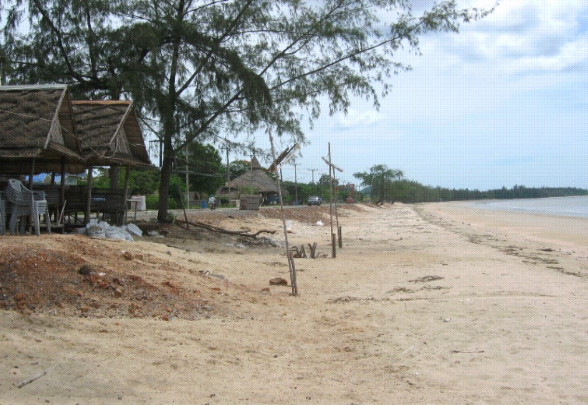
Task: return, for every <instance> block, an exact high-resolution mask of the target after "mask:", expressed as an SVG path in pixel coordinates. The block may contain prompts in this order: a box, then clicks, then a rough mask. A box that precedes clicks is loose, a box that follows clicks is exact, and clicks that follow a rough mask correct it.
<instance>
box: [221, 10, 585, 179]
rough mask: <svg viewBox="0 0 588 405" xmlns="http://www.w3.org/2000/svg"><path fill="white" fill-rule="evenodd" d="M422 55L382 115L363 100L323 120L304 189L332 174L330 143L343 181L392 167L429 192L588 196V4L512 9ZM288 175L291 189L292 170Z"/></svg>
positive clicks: (301, 175)
mask: <svg viewBox="0 0 588 405" xmlns="http://www.w3.org/2000/svg"><path fill="white" fill-rule="evenodd" d="M415 3H417V6H420V5H422V4H426V3H429V4H430V3H431V2H430V1H428V0H420V1H416V2H415ZM458 3H459V4H460V6H463V7H471V6H477V7H480V6H481V7H484V6H486V7H491V6H492V5H493V4H494V1H491V0H488V1H486V0H458ZM421 51H422V54H423V55H422V56H410V55H408V56H403V57H402V58H401V61H402V62H403V63H405V64H409V65H411V66H412V67H413V70H412V71H411V72H405V73H401V74H400V75H398V76H396V77H395V78H394V79H393V82H392V84H393V86H394V87H393V89H392V91H391V92H390V94H389V96H388V97H387V98H385V99H383V100H382V107H381V109H380V110H379V111H376V110H374V109H373V108H372V106H371V104H368V103H364V102H361V101H358V102H356V103H355V104H354V105H353V106H352V108H351V109H350V110H349V114H348V115H347V116H344V115H342V114H337V115H335V116H333V117H330V116H328V114H324V115H323V116H321V118H320V119H319V120H318V121H316V124H315V127H314V129H313V130H310V131H308V133H307V134H306V135H307V137H308V139H309V140H310V142H311V143H310V145H307V146H304V147H303V148H302V150H301V153H302V157H301V158H297V170H296V172H297V178H298V181H301V182H310V181H311V180H312V175H313V172H312V171H311V169H318V171H315V172H314V177H315V181H316V180H318V177H320V175H321V174H324V173H327V172H328V168H327V166H326V164H325V163H324V162H323V161H322V159H321V157H322V156H326V155H327V148H328V143H329V142H330V143H331V152H332V156H333V161H334V163H336V164H337V165H338V166H339V167H341V168H342V169H343V170H344V171H343V173H338V178H340V179H341V180H343V181H345V182H356V181H357V180H356V179H355V178H354V177H353V173H355V172H359V171H368V170H369V168H370V167H371V166H373V165H375V164H385V165H387V166H388V167H390V168H394V169H400V170H402V171H403V172H404V174H405V177H406V178H408V179H411V180H416V181H418V182H420V183H423V184H425V185H431V186H441V187H448V188H469V189H478V190H487V189H493V188H500V187H502V186H506V187H507V188H510V187H512V186H514V185H524V186H527V187H542V186H547V187H559V186H570V187H582V188H588V1H586V0H502V1H501V2H500V5H499V6H498V8H497V9H496V11H495V12H494V13H493V14H492V15H491V16H489V17H487V18H485V19H484V20H482V21H478V22H474V23H471V24H467V25H463V26H462V29H461V32H460V34H440V35H439V34H435V35H431V36H427V37H424V38H422V40H421ZM262 143H263V142H261V143H260V146H263V145H261V144H262ZM236 158H243V156H232V157H231V159H236ZM262 164H263V163H262ZM283 175H284V179H285V180H292V181H293V180H294V166H292V165H286V166H285V167H284V168H283Z"/></svg>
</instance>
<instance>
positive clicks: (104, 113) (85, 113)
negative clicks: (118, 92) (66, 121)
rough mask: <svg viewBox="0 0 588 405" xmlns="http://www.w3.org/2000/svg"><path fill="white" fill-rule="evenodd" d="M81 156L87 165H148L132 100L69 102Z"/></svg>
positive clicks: (147, 157) (147, 156)
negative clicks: (71, 107)
mask: <svg viewBox="0 0 588 405" xmlns="http://www.w3.org/2000/svg"><path fill="white" fill-rule="evenodd" d="M72 106H73V111H74V117H75V122H76V127H77V134H78V136H79V139H80V144H81V147H82V155H83V156H84V158H85V159H86V160H87V162H88V164H93V165H103V164H105V163H107V164H113V163H118V164H123V165H130V166H150V165H151V162H150V160H149V155H148V153H147V149H146V148H145V141H144V139H143V133H142V131H141V127H140V126H139V121H138V119H137V115H136V113H135V108H134V106H133V102H132V101H85V100H75V101H72Z"/></svg>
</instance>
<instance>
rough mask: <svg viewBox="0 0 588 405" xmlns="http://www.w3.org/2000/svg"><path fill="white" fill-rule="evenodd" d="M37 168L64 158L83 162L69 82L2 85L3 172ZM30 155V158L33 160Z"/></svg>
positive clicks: (0, 148) (0, 142) (0, 143)
mask: <svg viewBox="0 0 588 405" xmlns="http://www.w3.org/2000/svg"><path fill="white" fill-rule="evenodd" d="M32 158H35V169H36V172H40V171H42V170H47V169H48V168H49V167H50V166H52V165H55V164H58V163H59V162H60V161H61V159H62V158H65V159H67V160H68V161H69V162H80V161H81V156H80V147H79V145H78V141H77V138H76V130H75V123H74V120H73V114H72V110H71V103H70V95H69V90H68V89H67V86H65V85H38V86H0V163H1V164H2V166H3V167H2V172H3V173H27V172H28V170H30V169H29V166H30V164H29V163H25V164H24V165H23V159H24V160H25V161H32ZM29 159H30V160H29Z"/></svg>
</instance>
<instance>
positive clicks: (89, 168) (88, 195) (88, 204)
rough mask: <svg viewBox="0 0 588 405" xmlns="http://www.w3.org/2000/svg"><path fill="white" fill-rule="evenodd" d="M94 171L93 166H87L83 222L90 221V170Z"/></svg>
mask: <svg viewBox="0 0 588 405" xmlns="http://www.w3.org/2000/svg"><path fill="white" fill-rule="evenodd" d="M93 171H94V166H88V181H87V190H86V211H85V212H84V223H85V224H88V223H90V212H91V209H92V205H91V204H92V172H93Z"/></svg>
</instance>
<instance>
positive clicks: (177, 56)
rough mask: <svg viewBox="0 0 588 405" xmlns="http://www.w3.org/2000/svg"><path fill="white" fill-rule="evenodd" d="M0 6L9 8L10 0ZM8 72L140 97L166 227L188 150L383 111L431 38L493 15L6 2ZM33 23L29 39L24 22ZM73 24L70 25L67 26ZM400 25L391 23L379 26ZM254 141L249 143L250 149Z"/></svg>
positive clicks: (379, 1)
mask: <svg viewBox="0 0 588 405" xmlns="http://www.w3.org/2000/svg"><path fill="white" fill-rule="evenodd" d="M0 1H1V0H0ZM0 5H2V6H4V7H5V8H6V10H7V18H6V20H5V22H4V26H3V34H4V35H3V39H2V45H3V52H4V53H3V54H2V55H0V56H1V58H0V60H1V61H3V66H2V71H3V72H6V73H5V74H6V75H7V76H8V78H9V79H10V80H11V81H12V82H21V83H23V82H28V83H31V82H48V81H49V82H56V81H66V82H73V83H76V84H77V85H78V90H79V91H80V92H85V93H89V94H91V95H94V96H97V97H100V96H108V97H113V98H117V97H132V98H133V99H134V100H135V101H136V102H137V103H138V104H139V105H141V106H142V108H143V113H144V114H145V116H146V117H149V118H151V119H153V120H154V121H153V123H154V124H153V129H154V131H155V133H156V135H157V136H158V137H159V139H160V141H161V142H162V145H163V166H162V168H161V182H160V190H159V193H160V198H161V201H162V204H161V205H160V210H159V213H158V218H159V219H160V220H164V219H165V218H166V214H167V208H168V207H167V205H166V201H167V196H168V193H169V186H170V185H169V179H170V176H171V168H172V162H173V159H174V157H175V155H176V154H177V153H178V151H180V150H182V149H183V148H184V146H185V144H187V143H190V142H192V141H194V140H197V141H199V142H204V141H206V140H210V139H212V140H214V139H215V138H216V137H218V136H219V134H220V133H221V132H223V133H234V134H248V135H249V136H251V135H252V134H254V133H256V131H260V130H262V131H266V132H268V133H271V134H276V135H278V136H282V135H285V134H288V135H289V136H291V137H293V138H294V141H296V142H303V140H304V136H303V132H302V129H301V122H302V120H303V119H304V118H305V117H307V118H308V119H309V121H310V122H312V120H314V119H316V118H317V117H318V116H319V114H320V112H321V107H322V106H324V105H327V106H328V110H329V113H331V114H333V113H335V112H337V111H343V112H346V111H347V109H348V107H349V105H350V102H351V98H352V96H363V97H366V98H369V99H371V100H373V103H374V106H375V107H376V108H377V107H378V106H379V97H380V96H383V95H386V94H387V93H388V86H387V80H388V79H389V77H390V76H391V75H392V74H394V73H398V72H400V71H403V70H406V69H409V67H407V66H405V65H403V64H402V63H401V62H399V61H397V60H395V59H394V55H395V53H396V51H397V50H398V49H399V48H401V47H405V48H406V47H408V48H412V49H413V50H416V51H418V43H419V40H418V39H419V37H420V36H421V35H423V34H425V33H428V32H438V31H454V32H457V31H458V28H459V24H460V23H461V22H469V21H471V20H472V19H477V18H480V17H483V16H484V15H485V14H487V13H488V11H478V10H475V9H473V10H460V9H458V8H457V5H456V2H455V1H454V0H445V1H441V2H440V3H437V4H435V5H433V6H432V8H431V9H430V10H427V11H425V12H423V13H422V14H420V15H414V14H413V12H412V8H411V2H410V1H407V0H324V1H319V2H316V1H304V0H241V1H236V0H234V1H231V0H166V1H153V0H111V1H108V0H84V1H82V0H28V2H26V3H25V1H24V0H4V1H3V2H0ZM24 16H26V17H28V20H27V30H26V32H25V33H23V29H24V28H23V25H22V24H19V22H21V21H23V20H22V18H23V17H24ZM64 16H66V17H65V18H64ZM382 16H393V21H392V22H382V21H380V17H382ZM249 141H250V139H249Z"/></svg>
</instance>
